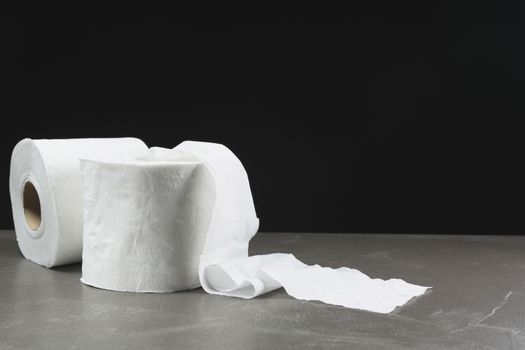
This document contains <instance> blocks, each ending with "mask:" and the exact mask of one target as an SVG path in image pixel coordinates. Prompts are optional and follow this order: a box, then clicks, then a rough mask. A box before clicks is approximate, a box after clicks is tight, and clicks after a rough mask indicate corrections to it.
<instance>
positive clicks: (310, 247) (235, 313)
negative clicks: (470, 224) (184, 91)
mask: <svg viewBox="0 0 525 350" xmlns="http://www.w3.org/2000/svg"><path fill="white" fill-rule="evenodd" d="M270 252H291V253H294V254H296V256H297V257H298V258H299V259H301V260H303V261H304V262H306V263H319V264H321V265H325V266H332V267H338V266H348V267H353V268H357V269H360V270H361V271H363V272H364V273H367V274H368V275H370V276H372V277H381V278H391V277H399V278H403V279H405V280H407V281H409V282H412V283H416V284H421V285H432V286H434V288H433V289H432V290H431V291H430V292H428V293H427V294H425V295H424V296H422V297H420V298H419V299H418V300H412V301H411V302H409V303H408V304H407V305H405V306H404V307H402V308H400V309H398V310H396V311H395V312H393V313H391V314H387V315H382V314H375V313H370V312H365V311H359V310H351V309H345V308H343V307H338V306H331V305H326V304H322V303H320V302H305V301H300V300H295V299H293V298H291V297H289V296H288V295H286V293H285V292H284V291H283V290H282V289H281V290H278V291H275V292H273V293H270V294H268V295H265V296H262V297H258V298H256V299H253V300H242V299H235V298H226V297H219V296H213V295H208V294H206V293H205V292H203V290H202V289H196V290H192V291H188V292H179V293H169V294H134V293H120V292H111V291H106V290H100V289H96V288H91V287H88V286H85V285H83V284H81V283H80V281H79V278H80V264H74V265H68V266H63V267H59V268H55V269H51V270H47V269H45V268H42V267H40V266H37V265H35V264H33V263H30V262H29V261H26V260H24V259H23V257H22V256H21V255H20V253H19V251H18V247H17V245H16V240H15V237H14V233H13V231H0V349H123V348H124V349H232V350H233V349H305V348H320V349H323V348H341V349H348V348H355V349H389V350H393V349H498V350H501V349H525V333H522V331H523V330H525V236H524V237H518V236H515V237H509V236H436V235H378V234H373V235H371V234H370V235H365V234H346V235H345V234H286V233H283V234H278V233H271V234H270V233H267V234H259V235H257V236H256V238H255V239H254V240H253V241H252V245H251V253H252V254H258V253H270Z"/></svg>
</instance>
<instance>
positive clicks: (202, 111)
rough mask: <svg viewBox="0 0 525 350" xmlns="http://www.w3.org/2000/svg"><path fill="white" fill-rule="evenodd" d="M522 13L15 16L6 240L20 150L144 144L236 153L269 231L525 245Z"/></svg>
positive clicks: (5, 157)
mask: <svg viewBox="0 0 525 350" xmlns="http://www.w3.org/2000/svg"><path fill="white" fill-rule="evenodd" d="M462 6H463V7H462ZM345 13H350V15H348V16H343V15H344V14H345ZM523 14H524V12H523V11H522V10H521V9H519V8H511V7H509V6H508V3H503V2H501V4H499V5H498V3H495V4H492V5H490V6H483V5H481V4H476V6H470V5H461V4H454V5H450V4H448V5H438V4H435V3H434V4H433V6H430V5H427V7H424V6H421V5H420V6H419V7H413V6H410V7H408V6H407V7H406V8H402V7H400V6H399V5H398V4H395V5H394V4H390V5H385V4H382V5H380V4H374V5H371V6H370V8H355V9H352V10H351V11H350V10H347V12H344V13H343V11H337V10H334V11H333V14H332V15H331V16H329V17H324V18H323V17H321V16H319V15H318V16H315V17H311V16H310V17H307V16H305V17H300V16H285V15H283V16H280V17H270V16H263V15H260V16H258V17H255V16H242V17H238V16H235V15H233V14H231V15H225V14H220V15H218V14H214V15H212V16H208V17H206V16H199V17H197V16H187V15H186V14H182V15H178V16H169V17H136V16H123V15H121V16H119V17H117V16H108V17H107V18H95V17H80V16H78V15H77V14H70V15H69V16H67V19H66V20H64V17H63V16H62V17H59V16H56V18H54V17H49V16H47V15H46V16H41V15H38V16H33V17H31V16H29V17H28V16H18V17H17V16H7V17H5V16H4V17H2V21H1V22H2V28H1V29H2V33H1V37H2V41H1V47H2V51H1V53H2V60H3V64H2V69H1V74H2V77H1V86H2V90H3V92H2V96H1V97H0V99H1V107H0V108H1V112H2V114H1V117H2V118H1V119H2V124H1V134H0V164H2V165H3V166H2V169H3V170H2V171H1V172H0V183H2V184H3V185H2V186H0V212H1V213H2V215H0V227H1V228H10V227H12V220H11V209H10V203H9V193H8V173H9V157H10V153H11V150H12V148H13V146H14V145H15V144H16V142H17V141H19V140H20V139H22V138H24V137H31V138H70V137H115V136H135V137H139V138H141V139H143V140H144V141H145V142H146V143H147V144H148V145H150V146H154V145H155V146H164V147H173V146H175V145H176V144H178V143H179V142H181V141H183V140H186V139H190V140H203V141H212V142H220V143H224V144H225V145H227V146H228V147H230V148H231V149H232V150H233V151H234V152H235V153H236V154H237V155H238V156H239V158H240V159H241V160H242V161H243V163H244V165H245V167H246V169H247V171H248V173H249V175H250V180H251V184H252V190H253V194H254V199H255V204H256V208H257V211H258V215H259V217H260V218H261V230H262V231H298V232H299V231H305V232H426V233H497V234H503V233H514V234H517V233H523V232H525V221H524V215H523V214H524V209H525V205H524V204H523V198H524V195H525V185H524V180H525V170H524V169H523V166H522V164H521V163H522V162H523V149H524V146H525V140H524V138H523V128H522V127H521V119H522V118H523V117H524V112H525V106H524V82H525V68H524V67H525V48H524V43H525V41H524V39H525V36H524V34H525V31H524V29H525V28H524V24H523V20H522V18H524V17H523ZM8 123H9V124H8Z"/></svg>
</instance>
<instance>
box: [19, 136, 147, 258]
mask: <svg viewBox="0 0 525 350" xmlns="http://www.w3.org/2000/svg"><path fill="white" fill-rule="evenodd" d="M147 149H148V148H147V146H146V145H145V144H144V142H142V141H141V140H139V139H135V138H114V139H66V140H31V139H24V140H22V141H20V142H19V143H18V144H17V145H16V146H15V148H14V150H13V154H12V156H11V169H10V174H9V191H10V194H11V206H12V209H13V221H14V224H15V231H16V238H17V241H18V245H19V247H20V250H21V252H22V254H23V255H24V257H25V258H27V259H29V260H31V261H33V262H35V263H37V264H40V265H43V266H46V267H52V266H57V265H63V264H69V263H74V262H79V261H80V260H81V256H82V225H83V217H82V212H83V203H82V183H81V178H80V165H79V158H86V157H96V158H99V159H101V158H118V159H124V158H126V157H128V156H130V155H137V154H139V153H144V152H146V151H147Z"/></svg>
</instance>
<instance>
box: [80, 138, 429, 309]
mask: <svg viewBox="0 0 525 350" xmlns="http://www.w3.org/2000/svg"><path fill="white" fill-rule="evenodd" d="M81 172H82V180H83V188H84V208H85V222H84V248H83V265H82V282H84V283H86V284H89V285H92V286H95V287H100V288H106V289H112V290H119V291H134V292H168V291H175V290H182V289H188V288H194V287H197V286H199V285H201V286H202V287H203V288H204V290H206V292H208V293H211V294H219V295H225V296H232V297H240V298H245V299H249V298H253V297H255V296H257V295H261V294H264V293H267V292H269V291H272V290H274V289H277V288H280V287H284V289H285V290H286V292H287V293H288V294H289V295H291V296H293V297H295V298H297V299H303V300H319V301H322V302H325V303H328V304H334V305H342V306H345V307H350V308H356V309H362V310H369V311H375V312H380V313H388V312H390V311H392V310H393V309H394V308H396V307H397V306H401V305H403V304H404V303H406V302H407V301H408V300H410V299H411V298H413V297H415V296H419V295H421V294H423V293H424V292H425V290H426V289H427V287H422V286H416V285H413V284H409V283H406V282H404V281H402V280H399V279H392V280H388V281H384V280H380V279H371V278H369V277H368V276H366V275H364V274H363V273H361V272H359V271H357V270H353V269H350V268H346V267H342V268H339V269H332V268H325V267H321V266H319V265H313V266H308V265H305V264H303V263H302V262H300V261H299V260H297V259H296V258H295V257H294V256H293V255H291V254H279V253H276V254H268V255H257V256H250V257H249V256H248V244H249V241H250V239H251V238H252V237H253V236H254V235H255V233H256V232H257V229H258V226H259V220H258V219H257V216H256V213H255V207H254V204H253V199H252V195H251V191H250V185H249V182H248V176H247V174H246V171H245V170H244V167H243V166H242V164H241V162H240V161H239V159H237V157H236V156H235V155H234V154H233V153H232V152H231V151H230V150H229V149H228V148H226V147H224V146H223V145H219V144H212V143H202V142H183V143H182V144H180V145H179V146H177V147H175V148H174V149H172V150H169V149H162V148H152V149H151V150H150V151H149V154H148V155H147V156H143V157H138V158H137V159H135V160H125V161H101V160H98V159H86V160H82V161H81Z"/></svg>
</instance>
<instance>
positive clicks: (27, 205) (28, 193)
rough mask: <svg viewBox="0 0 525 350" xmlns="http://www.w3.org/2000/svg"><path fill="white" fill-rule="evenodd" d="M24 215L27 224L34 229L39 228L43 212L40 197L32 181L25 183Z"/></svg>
mask: <svg viewBox="0 0 525 350" xmlns="http://www.w3.org/2000/svg"><path fill="white" fill-rule="evenodd" d="M23 197H24V217H25V219H26V223H27V226H29V228H31V229H32V230H33V231H36V230H38V228H39V227H40V224H41V223H42V212H41V211H40V197H39V196H38V192H37V190H36V188H35V185H33V184H32V183H31V181H27V182H26V183H25V185H24V193H23Z"/></svg>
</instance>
